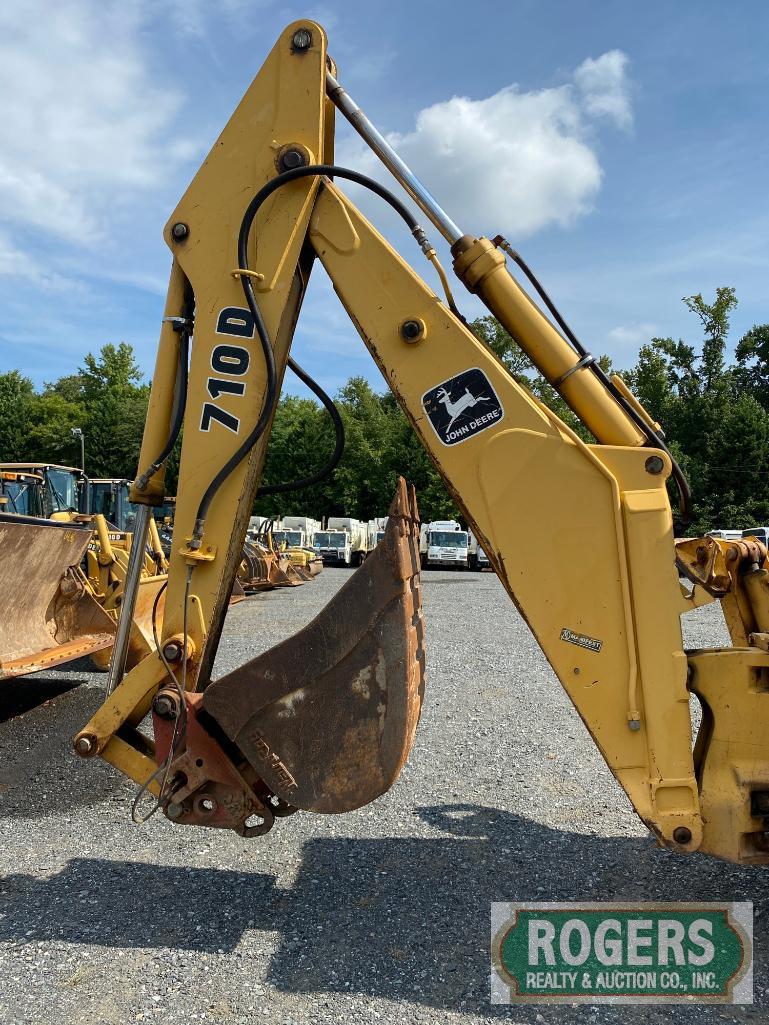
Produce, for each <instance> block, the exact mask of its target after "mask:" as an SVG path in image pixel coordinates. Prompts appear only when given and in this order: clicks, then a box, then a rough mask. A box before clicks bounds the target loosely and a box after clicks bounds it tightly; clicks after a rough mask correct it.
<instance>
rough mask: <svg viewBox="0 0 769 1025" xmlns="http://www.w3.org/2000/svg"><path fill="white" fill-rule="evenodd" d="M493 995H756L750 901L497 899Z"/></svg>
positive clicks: (645, 998)
mask: <svg viewBox="0 0 769 1025" xmlns="http://www.w3.org/2000/svg"><path fill="white" fill-rule="evenodd" d="M491 961H492V971H491V1000H492V1003H495V1004H509V1003H523V1002H532V1003H568V1004H574V1003H584V1004H597V1003H613V1004H616V1003H628V1004H638V1003H692V1004H698V1003H719V1004H752V1003H753V905H752V904H751V903H749V902H744V903H731V904H728V903H723V904H722V903H690V904H651V903H623V904H609V903H584V904H579V903H561V904H556V903H532V904H502V903H498V904H497V903H495V904H492V905H491Z"/></svg>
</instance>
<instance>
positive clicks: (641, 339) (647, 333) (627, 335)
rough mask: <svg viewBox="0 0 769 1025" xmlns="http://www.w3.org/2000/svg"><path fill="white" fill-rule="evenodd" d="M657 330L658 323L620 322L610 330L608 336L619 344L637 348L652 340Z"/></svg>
mask: <svg viewBox="0 0 769 1025" xmlns="http://www.w3.org/2000/svg"><path fill="white" fill-rule="evenodd" d="M657 330H658V328H657V325H656V324H619V325H618V326H617V327H613V328H612V329H611V330H610V331H609V332H608V337H609V338H610V339H611V341H612V342H615V343H616V344H617V345H621V346H626V347H627V348H633V349H637V348H638V346H639V345H644V344H645V343H646V342H649V341H651V339H652V338H654V336H655V335H656V333H657Z"/></svg>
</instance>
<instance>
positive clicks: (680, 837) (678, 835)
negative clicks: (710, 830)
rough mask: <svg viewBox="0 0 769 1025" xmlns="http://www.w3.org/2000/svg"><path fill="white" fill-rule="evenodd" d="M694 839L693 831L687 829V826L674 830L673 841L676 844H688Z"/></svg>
mask: <svg viewBox="0 0 769 1025" xmlns="http://www.w3.org/2000/svg"><path fill="white" fill-rule="evenodd" d="M691 838H692V831H691V829H687V827H686V826H678V827H676V829H674V830H673V839H674V840H675V842H676V843H680V844H687V843H689V841H690V840H691Z"/></svg>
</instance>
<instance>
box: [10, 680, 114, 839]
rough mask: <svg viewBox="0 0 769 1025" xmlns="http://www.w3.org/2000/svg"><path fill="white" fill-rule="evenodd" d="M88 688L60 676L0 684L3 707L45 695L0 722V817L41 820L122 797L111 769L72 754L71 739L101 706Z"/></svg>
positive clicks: (97, 695)
mask: <svg viewBox="0 0 769 1025" xmlns="http://www.w3.org/2000/svg"><path fill="white" fill-rule="evenodd" d="M67 668H69V667H67ZM89 682H90V681H88V680H85V679H82V678H80V677H79V675H75V674H66V675H64V674H63V675H62V676H61V677H56V678H51V679H46V678H43V677H39V678H38V677H37V676H28V677H23V678H21V679H19V680H9V681H8V683H6V684H0V695H2V698H3V699H4V700H6V701H13V700H18V701H19V702H23V701H24V700H25V693H26V691H27V689H29V690H30V695H31V696H36V697H39V696H40V695H41V694H43V693H44V694H45V697H44V698H42V700H43V701H44V702H46V703H44V704H40V705H38V704H37V702H34V703H33V707H31V708H30V709H29V710H26V714H18V715H15V716H14V717H13V718H10V719H8V720H7V721H5V722H0V816H2V817H5V818H31V819H40V818H43V817H44V816H45V815H51V814H54V813H57V812H66V811H68V810H71V809H73V808H78V807H88V806H90V805H93V804H98V803H99V802H100V801H104V800H106V799H108V798H109V797H110V796H112V795H113V794H115V793H116V792H119V793H120V794H121V795H124V794H125V787H126V784H125V781H124V780H123V777H122V776H120V775H119V774H118V773H116V772H115V770H114V769H112V768H111V767H110V766H108V765H106V764H105V763H103V762H101V761H100V760H99V759H95V758H94V759H89V760H87V761H86V760H84V759H82V758H78V757H77V755H76V754H75V753H74V751H73V750H72V737H73V736H74V735H75V734H76V733H77V731H78V730H79V729H81V728H82V727H83V726H84V725H85V723H87V722H88V720H89V719H90V718H91V716H92V715H93V713H94V711H95V710H96V709H97V708H98V707H99V704H100V703H101V701H102V700H103V691H102V690H100V689H99V688H98V687H94V686H87V685H86V684H88V683H89ZM81 685H82V686H81ZM6 688H11V689H12V690H13V692H14V695H15V697H14V698H9V697H8V695H7V694H5V690H6ZM123 799H124V797H123V796H121V800H123Z"/></svg>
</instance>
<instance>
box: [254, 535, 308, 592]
mask: <svg viewBox="0 0 769 1025" xmlns="http://www.w3.org/2000/svg"><path fill="white" fill-rule="evenodd" d="M240 565H241V570H240V572H239V573H238V577H239V579H240V583H241V585H242V587H243V590H244V591H246V592H249V591H271V590H272V589H273V588H275V587H298V586H299V585H300V584H304V583H306V579H305V578H304V577H303V576H302V575H301V574H300V573H297V572H296V567H295V566H292V564H291V560H290V559H289V557H288V556H287V555H284V554H283V553H282V552H276V551H273V549H271V548H267V547H265V546H264V545H260V544H252V543H251V542H249V541H246V542H245V543H244V545H243V559H242V561H241V564H240Z"/></svg>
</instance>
